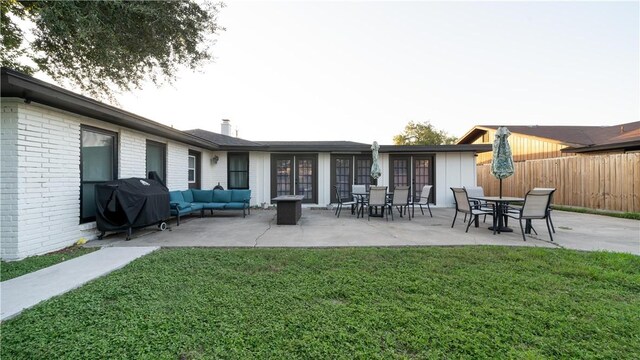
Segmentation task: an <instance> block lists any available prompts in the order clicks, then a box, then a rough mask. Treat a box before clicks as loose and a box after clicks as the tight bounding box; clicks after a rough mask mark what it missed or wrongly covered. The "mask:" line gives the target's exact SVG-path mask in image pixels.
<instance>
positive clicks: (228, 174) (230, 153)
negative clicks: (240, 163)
mask: <svg viewBox="0 0 640 360" xmlns="http://www.w3.org/2000/svg"><path fill="white" fill-rule="evenodd" d="M231 156H243V157H245V158H246V159H247V171H234V172H246V173H247V187H242V188H237V187H231V185H230V184H231V182H230V181H229V179H230V178H231V169H230V166H229V164H231V161H229V159H230V158H231ZM250 169H251V166H250V165H249V153H248V152H229V153H227V187H228V188H229V189H249V171H251V170H250Z"/></svg>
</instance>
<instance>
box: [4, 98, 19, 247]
mask: <svg viewBox="0 0 640 360" xmlns="http://www.w3.org/2000/svg"><path fill="white" fill-rule="evenodd" d="M1 121H2V123H1V125H2V127H1V128H2V132H1V133H2V135H1V136H0V158H1V159H2V161H0V239H1V243H0V249H1V251H0V256H1V257H2V258H3V259H4V258H8V257H9V255H11V254H15V253H17V252H18V222H17V220H18V110H17V108H16V106H15V105H13V104H5V102H4V100H3V104H2V118H1Z"/></svg>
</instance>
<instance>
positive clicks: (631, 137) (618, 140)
mask: <svg viewBox="0 0 640 360" xmlns="http://www.w3.org/2000/svg"><path fill="white" fill-rule="evenodd" d="M611 150H624V151H639V150H640V128H637V129H635V130H631V131H624V132H623V133H622V134H619V135H618V136H614V137H612V138H610V139H608V140H606V141H603V142H602V143H600V144H595V145H589V146H582V147H568V148H565V149H562V150H561V151H562V152H570V153H586V152H593V151H611Z"/></svg>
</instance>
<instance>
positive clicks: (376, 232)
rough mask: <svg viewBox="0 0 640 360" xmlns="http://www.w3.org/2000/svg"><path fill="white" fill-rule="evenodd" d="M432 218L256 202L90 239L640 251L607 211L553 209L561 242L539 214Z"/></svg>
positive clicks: (637, 233) (638, 238)
mask: <svg viewBox="0 0 640 360" xmlns="http://www.w3.org/2000/svg"><path fill="white" fill-rule="evenodd" d="M432 211H433V218H431V217H429V215H428V213H427V214H426V215H422V214H420V211H419V210H418V209H417V210H416V217H415V218H413V219H411V220H409V219H408V218H406V217H402V218H401V217H399V216H398V213H397V212H396V213H395V220H394V221H392V220H391V219H389V221H387V220H385V219H380V218H371V220H369V221H367V218H366V217H365V218H364V219H362V218H356V217H355V216H353V215H351V214H350V213H349V211H343V212H342V215H341V216H340V218H336V217H335V216H334V213H333V211H332V210H319V209H310V208H306V209H303V214H302V218H301V220H300V222H299V223H298V225H276V222H275V216H276V211H275V210H252V211H251V215H248V216H247V217H246V218H242V216H241V215H240V216H239V215H237V214H234V213H226V212H224V213H223V212H217V213H214V215H213V216H212V215H210V214H207V215H206V216H205V217H204V218H199V217H197V216H189V217H186V218H184V219H182V221H181V223H180V226H176V225H175V221H172V222H171V224H170V227H171V229H170V230H167V231H164V232H160V231H157V230H156V228H155V227H149V228H146V229H142V230H139V231H136V232H134V234H133V237H132V239H131V240H130V241H125V240H124V236H123V235H121V234H114V235H111V236H109V235H108V236H106V237H105V238H104V239H103V240H96V241H91V242H89V243H88V244H87V246H117V247H127V246H132V247H137V246H161V247H181V246H187V247H345V246H354V247H355V246H451V245H505V246H534V247H551V248H554V247H555V248H567V249H575V250H586V251H594V250H605V251H615V252H626V253H632V254H636V255H640V221H637V220H629V219H619V218H614V217H608V216H600V215H589V214H578V213H571V212H563V211H554V212H553V215H552V218H553V222H554V224H555V228H556V233H555V234H554V242H550V241H549V234H548V233H547V228H546V226H545V223H544V221H534V222H533V226H534V227H535V229H536V230H537V231H538V235H535V234H532V235H528V236H527V241H522V235H521V233H520V228H519V225H518V223H517V221H512V222H510V226H511V227H512V228H513V229H514V232H512V233H501V234H496V235H493V233H492V232H491V231H489V230H488V229H487V228H488V226H490V219H487V223H485V224H483V223H482V221H481V222H480V227H479V228H474V227H473V225H472V226H471V228H470V229H469V232H468V233H465V232H464V230H465V224H464V223H463V222H462V216H461V215H460V216H459V217H458V220H457V221H456V225H455V226H454V227H453V228H451V222H452V220H453V213H454V210H453V209H451V208H438V209H432Z"/></svg>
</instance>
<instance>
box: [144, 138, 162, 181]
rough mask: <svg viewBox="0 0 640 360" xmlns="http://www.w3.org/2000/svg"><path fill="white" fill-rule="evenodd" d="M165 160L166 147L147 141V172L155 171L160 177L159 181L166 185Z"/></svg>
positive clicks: (147, 173)
mask: <svg viewBox="0 0 640 360" xmlns="http://www.w3.org/2000/svg"><path fill="white" fill-rule="evenodd" d="M166 158H167V145H165V144H162V143H158V142H155V141H151V140H147V172H146V175H147V176H149V171H155V172H156V173H157V174H158V175H160V179H161V180H162V182H163V183H165V184H166V179H167V171H166V163H167V162H166Z"/></svg>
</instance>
